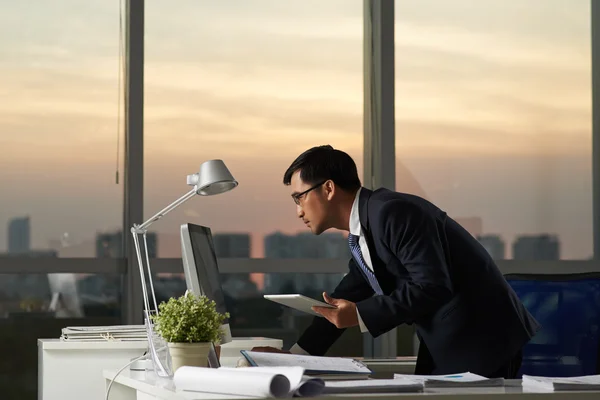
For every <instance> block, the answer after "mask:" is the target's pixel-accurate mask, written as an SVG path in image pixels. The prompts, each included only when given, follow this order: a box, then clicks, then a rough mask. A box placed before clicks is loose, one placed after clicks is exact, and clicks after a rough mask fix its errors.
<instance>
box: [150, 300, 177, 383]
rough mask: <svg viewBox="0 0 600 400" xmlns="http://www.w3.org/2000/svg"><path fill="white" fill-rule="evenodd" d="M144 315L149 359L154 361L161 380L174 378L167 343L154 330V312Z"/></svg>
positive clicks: (153, 363) (155, 369) (153, 364)
mask: <svg viewBox="0 0 600 400" xmlns="http://www.w3.org/2000/svg"><path fill="white" fill-rule="evenodd" d="M144 314H145V318H144V325H145V326H146V335H147V336H148V357H149V359H151V360H152V366H153V367H154V372H155V373H156V375H158V376H159V377H161V378H172V377H173V366H172V364H171V355H170V354H169V347H168V346H167V342H166V341H165V340H164V339H163V338H162V337H161V336H160V335H159V334H158V332H156V331H155V330H154V322H152V318H151V315H152V312H151V311H144Z"/></svg>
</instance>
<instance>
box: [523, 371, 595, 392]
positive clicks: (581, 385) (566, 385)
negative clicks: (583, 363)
mask: <svg viewBox="0 0 600 400" xmlns="http://www.w3.org/2000/svg"><path fill="white" fill-rule="evenodd" d="M522 385H523V387H524V388H530V389H541V390H548V391H555V390H600V375H586V376H574V377H569V378H548V377H544V376H531V375H523V380H522Z"/></svg>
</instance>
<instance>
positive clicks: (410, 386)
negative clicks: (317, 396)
mask: <svg viewBox="0 0 600 400" xmlns="http://www.w3.org/2000/svg"><path fill="white" fill-rule="evenodd" d="M422 391H423V383H421V382H416V381H411V380H409V379H370V380H366V381H365V380H363V381H327V382H325V389H324V390H323V393H326V394H334V393H402V392H422Z"/></svg>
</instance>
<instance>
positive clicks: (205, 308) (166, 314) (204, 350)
mask: <svg viewBox="0 0 600 400" xmlns="http://www.w3.org/2000/svg"><path fill="white" fill-rule="evenodd" d="M158 309H159V312H158V314H157V315H154V316H152V320H153V321H154V323H155V329H156V331H157V332H158V333H159V334H160V336H162V338H163V339H164V340H165V341H167V344H168V346H169V353H170V354H171V362H172V364H173V372H175V371H177V368H179V367H181V366H183V365H188V366H193V367H206V366H208V353H209V351H210V343H214V344H215V345H217V344H218V343H219V342H220V341H221V337H222V332H221V325H222V324H223V322H224V321H225V319H226V318H229V313H225V314H221V313H219V312H218V311H217V307H216V303H215V302H214V301H212V300H210V299H209V298H208V297H206V296H195V295H194V294H192V293H189V292H188V293H186V294H184V295H183V296H181V297H179V298H174V297H172V298H170V299H169V301H167V302H166V303H165V302H162V303H161V304H160V305H159V306H158Z"/></svg>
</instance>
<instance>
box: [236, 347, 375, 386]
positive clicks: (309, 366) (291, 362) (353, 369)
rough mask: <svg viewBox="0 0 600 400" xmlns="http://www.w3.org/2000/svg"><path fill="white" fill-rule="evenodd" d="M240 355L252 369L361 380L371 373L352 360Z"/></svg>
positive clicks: (303, 356)
mask: <svg viewBox="0 0 600 400" xmlns="http://www.w3.org/2000/svg"><path fill="white" fill-rule="evenodd" d="M240 353H242V355H243V356H244V357H245V358H246V360H248V363H250V365H252V366H254V367H302V368H304V370H305V372H304V373H305V374H306V375H318V376H322V377H329V378H332V377H336V378H343V377H347V379H361V378H367V377H368V376H369V375H370V374H371V373H372V371H371V370H370V369H369V368H367V367H366V366H365V365H364V364H363V363H362V362H360V361H357V360H354V359H352V358H342V357H317V356H305V355H296V354H281V353H262V352H258V351H247V350H240Z"/></svg>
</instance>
